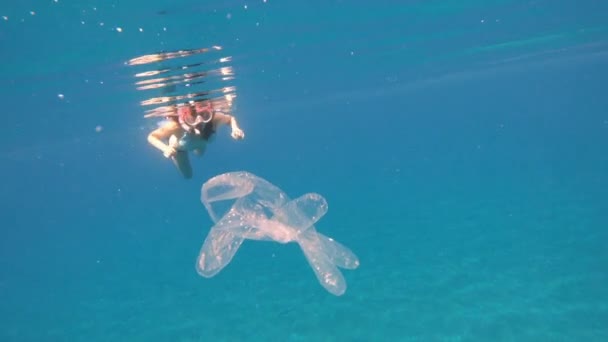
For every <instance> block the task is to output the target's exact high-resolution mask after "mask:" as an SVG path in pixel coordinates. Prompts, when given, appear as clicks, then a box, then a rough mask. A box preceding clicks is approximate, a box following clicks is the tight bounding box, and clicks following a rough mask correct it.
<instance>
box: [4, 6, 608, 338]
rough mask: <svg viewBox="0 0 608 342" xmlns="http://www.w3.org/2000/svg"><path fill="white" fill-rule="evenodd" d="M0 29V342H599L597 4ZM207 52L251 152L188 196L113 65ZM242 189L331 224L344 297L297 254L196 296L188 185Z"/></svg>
mask: <svg viewBox="0 0 608 342" xmlns="http://www.w3.org/2000/svg"><path fill="white" fill-rule="evenodd" d="M0 17H1V18H0V58H1V61H2V63H0V87H1V88H0V90H1V92H0V99H1V101H2V111H3V115H4V119H3V124H4V125H3V127H4V132H3V134H2V135H0V163H1V168H0V176H1V179H2V185H1V186H2V190H1V193H0V219H1V221H0V222H2V223H1V224H0V341H607V340H608V287H606V284H607V283H608V271H607V270H608V248H606V241H607V239H608V232H607V230H606V227H608V198H607V190H608V154H607V153H606V150H607V147H608V97H606V90H605V89H606V87H607V80H608V58H607V57H608V23H607V22H606V18H607V17H608V2H605V1H593V0H584V1H546V0H538V1H517V0H492V1H474V0H464V1H451V0H437V1H409V0H408V1H401V2H395V1H378V2H374V3H373V4H372V3H371V2H367V1H335V0H334V1H320V0H314V1H306V2H305V1H301V2H295V1H290V2H287V1H276V0H267V1H263V0H256V1H232V0H229V1H221V2H219V1H205V2H202V1H197V2H195V1H192V0H183V1H168V0H162V1H161V0H155V1H146V2H143V1H94V0H88V1H77V2H74V1H67V0H58V1H54V0H48V1H47V0H45V1H33V0H24V1H19V2H17V1H10V2H9V1H5V2H3V3H2V4H0ZM118 27H120V28H121V30H120V31H121V32H119V31H118V30H117V28H118ZM140 29H141V30H140ZM212 45H221V46H222V47H223V50H222V53H225V54H227V55H230V56H232V58H233V61H232V63H231V65H232V67H233V68H234V70H235V76H236V79H235V80H234V84H235V86H236V87H237V94H238V97H237V99H236V101H235V104H236V108H235V111H234V115H235V116H236V117H237V118H238V120H239V123H240V125H241V126H242V128H243V129H244V131H245V134H246V137H245V139H244V140H243V141H234V140H232V139H230V137H229V130H228V129H226V130H223V131H220V132H218V136H217V139H216V141H214V142H213V145H211V146H209V148H208V150H207V152H206V154H205V156H204V157H202V158H196V159H193V168H194V177H193V179H190V180H185V179H182V178H181V177H180V176H179V174H178V173H177V171H176V170H175V168H174V166H173V165H172V164H171V163H170V162H169V161H168V160H167V159H165V158H164V157H163V156H162V154H161V153H159V152H158V151H157V150H155V149H154V148H152V147H151V146H149V145H148V143H147V141H146V137H147V134H148V133H149V132H150V130H152V129H154V128H155V127H156V124H157V123H156V121H155V120H152V119H144V118H143V113H144V108H142V107H141V106H140V104H139V102H140V101H141V100H142V94H141V92H140V91H138V90H136V89H135V85H134V82H135V79H134V77H133V71H134V70H133V68H130V67H129V66H127V65H125V64H124V62H125V61H127V60H129V59H130V58H134V57H137V56H141V55H144V54H150V53H155V52H158V51H172V50H178V49H192V48H201V47H208V46H212ZM60 95H61V96H60ZM238 170H245V171H249V172H252V173H254V174H256V175H258V176H260V177H263V178H265V179H267V180H268V181H270V182H271V183H273V184H275V185H277V186H279V187H280V188H281V189H283V190H284V191H285V192H287V193H288V194H289V195H290V196H292V197H297V196H299V195H301V194H304V193H307V192H317V193H320V194H322V195H323V196H324V197H325V198H326V199H327V201H328V203H329V211H328V213H327V214H326V215H325V216H324V217H323V218H322V219H321V221H319V223H318V224H317V225H316V228H317V229H318V230H319V231H320V232H322V233H323V234H326V235H328V236H331V237H333V238H335V239H336V240H337V241H339V242H341V243H343V244H344V245H346V246H348V247H349V248H351V249H352V250H353V252H355V253H356V254H357V256H358V257H359V259H360V262H361V265H360V267H359V268H358V269H356V270H345V271H344V272H343V274H344V276H345V278H346V281H347V283H348V289H347V291H346V293H345V294H344V295H343V296H333V295H331V294H329V293H328V292H326V291H325V290H324V289H323V288H322V287H321V286H320V285H319V283H318V282H317V280H316V278H315V277H314V273H313V272H312V270H311V269H310V267H309V265H308V264H307V262H306V259H305V258H304V257H303V254H302V252H301V251H300V250H299V249H298V247H297V245H295V244H287V245H282V244H277V243H271V242H256V241H246V242H245V244H244V245H243V247H242V248H241V249H240V250H239V252H238V253H237V254H236V256H235V258H234V260H233V261H232V262H231V263H230V264H229V265H228V266H227V267H226V268H225V269H224V270H223V271H222V272H221V273H220V274H218V275H217V276H215V277H213V278H209V279H206V278H203V277H201V276H199V275H198V274H197V272H196V271H195V268H194V264H195V260H196V258H197V255H198V253H199V250H200V248H201V245H202V243H203V241H204V239H205V237H206V235H207V233H208V231H209V229H210V228H211V226H212V224H213V223H212V221H211V220H210V218H209V216H208V215H207V212H206V211H205V208H204V207H203V205H202V204H201V202H200V188H201V185H202V184H203V182H205V181H206V180H208V179H210V178H211V177H213V176H215V175H218V174H222V173H225V172H230V171H238Z"/></svg>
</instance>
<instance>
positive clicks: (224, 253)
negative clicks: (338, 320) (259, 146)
mask: <svg viewBox="0 0 608 342" xmlns="http://www.w3.org/2000/svg"><path fill="white" fill-rule="evenodd" d="M221 50H222V48H221V47H219V46H213V47H211V48H202V49H193V50H180V51H173V52H162V53H157V54H151V55H145V56H141V57H137V58H133V59H131V60H130V61H128V62H127V64H128V65H130V66H139V65H146V64H150V63H154V64H155V65H156V68H155V69H154V70H147V71H141V72H138V73H137V74H135V77H136V78H138V79H142V80H138V81H137V82H136V83H135V85H136V89H137V90H142V91H158V92H159V94H157V96H155V97H152V98H149V99H146V100H143V101H141V102H140V104H141V105H142V106H154V107H153V108H151V109H148V110H147V111H146V113H145V115H144V117H145V118H160V119H163V120H164V122H163V124H162V125H161V126H160V127H159V128H157V129H155V130H154V131H152V132H151V133H150V134H149V135H148V142H149V143H150V144H151V145H152V146H154V147H155V148H157V149H158V150H160V151H161V152H162V153H163V155H164V156H165V157H166V158H169V159H171V160H172V161H173V163H174V164H175V166H176V167H177V169H178V170H179V172H180V173H181V175H182V176H183V178H185V179H190V178H192V174H193V172H192V167H191V165H190V161H189V157H188V153H189V152H193V153H195V154H197V155H202V154H203V153H204V152H205V148H206V147H207V144H208V143H209V142H210V141H212V138H213V136H214V133H215V132H216V130H217V128H218V127H219V126H220V125H228V126H230V128H231V136H232V138H234V139H236V140H240V139H243V138H244V137H245V133H244V132H243V131H242V130H241V129H240V127H239V126H238V123H237V120H236V118H235V117H234V116H233V115H232V114H231V109H232V106H233V100H234V98H235V97H236V89H235V87H234V86H232V85H230V84H224V83H225V82H229V81H231V80H233V79H234V71H233V69H232V67H230V66H226V63H228V62H230V61H231V57H222V58H217V59H214V60H211V61H201V60H200V59H199V57H201V56H204V55H205V54H207V53H210V52H217V51H221ZM193 58H194V59H193ZM184 59H185V60H184ZM176 61H177V62H176ZM171 62H174V63H171ZM214 64H219V65H220V66H219V67H216V68H215V69H210V70H207V69H204V70H200V68H201V67H206V66H207V65H210V66H213V65H214ZM184 70H186V71H187V73H184ZM214 82H215V83H214ZM214 84H215V85H216V86H215V87H213V85H214ZM203 85H204V89H201V88H202V87H203ZM214 88H215V89H214ZM201 201H202V203H203V205H204V206H205V208H206V209H207V212H208V213H209V216H210V217H211V219H212V221H213V222H214V226H213V227H212V228H211V229H210V231H209V233H208V235H207V237H206V239H205V241H204V243H203V245H202V247H201V250H200V253H199V256H198V259H197V262H196V270H197V272H198V273H199V274H200V275H201V276H203V277H206V278H211V277H213V276H215V275H216V274H217V273H219V272H220V271H221V270H222V269H223V268H224V267H226V266H227V265H228V264H229V263H230V261H231V260H232V258H233V257H234V255H235V254H236V252H237V250H238V249H239V247H240V246H241V244H242V243H243V241H244V240H264V241H275V242H279V243H282V244H286V243H289V242H295V243H297V244H298V245H299V246H300V248H301V250H302V252H303V253H304V255H305V257H306V259H307V261H308V263H309V264H310V266H311V268H312V269H313V271H314V273H315V275H316V277H317V280H318V281H319V283H320V284H321V286H323V287H324V288H325V289H326V290H327V291H328V292H329V293H331V294H333V295H336V296H341V295H343V294H344V293H345V292H346V281H345V279H344V277H343V275H342V273H341V272H340V270H339V269H338V268H344V269H356V268H357V267H359V259H358V258H357V256H356V255H355V254H354V253H353V252H352V251H351V250H349V249H348V248H347V247H345V246H343V245H341V244H339V243H338V242H336V241H335V240H333V239H332V238H329V237H327V236H325V235H323V234H320V233H318V232H317V231H316V229H315V227H314V224H315V223H316V222H317V221H319V219H321V217H323V215H325V214H326V213H327V209H328V208H327V202H326V201H325V198H323V197H322V196H321V195H319V194H315V193H308V194H305V195H302V196H301V197H299V198H296V199H293V200H291V199H289V197H288V196H287V195H286V194H285V193H284V192H283V191H282V190H281V189H279V188H278V187H276V186H275V185H273V184H271V183H269V182H268V181H266V180H264V179H262V178H260V177H258V176H256V175H254V174H251V173H249V172H246V171H241V172H228V173H224V174H220V175H217V176H215V177H212V178H211V179H209V180H208V181H206V182H205V183H204V184H203V186H202V189H201ZM226 201H231V203H232V205H231V206H230V209H229V210H227V211H226V212H222V213H219V212H218V208H219V207H218V206H217V203H218V202H223V203H226Z"/></svg>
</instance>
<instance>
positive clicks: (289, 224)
mask: <svg viewBox="0 0 608 342" xmlns="http://www.w3.org/2000/svg"><path fill="white" fill-rule="evenodd" d="M201 200H202V202H203V204H204V205H205V207H206V208H207V211H208V212H209V215H210V216H211V219H212V220H213V221H214V222H215V225H214V226H213V227H212V228H211V231H210V232H209V235H208V236H207V238H206V239H205V242H204V244H203V246H202V248H201V251H200V254H199V257H198V260H197V264H196V268H197V271H198V273H199V274H201V275H202V276H204V277H213V276H214V275H216V274H217V273H218V272H220V271H221V270H222V269H223V268H224V267H226V265H228V264H229V263H230V261H231V260H232V258H233V257H234V255H235V253H236V251H237V250H238V248H239V247H240V246H241V244H242V243H243V241H244V240H245V239H249V240H270V241H276V242H279V243H288V242H295V243H297V244H298V245H300V247H301V249H302V251H303V252H304V254H305V256H306V259H307V260H308V262H309V264H310V266H311V267H312V269H313V271H314V272H315V275H316V276H317V279H318V280H319V283H320V284H321V285H322V286H323V287H325V289H326V290H327V291H329V292H330V293H332V294H334V295H338V296H339V295H342V294H344V292H345V291H346V281H345V280H344V277H343V276H342V273H341V272H340V270H339V269H338V267H340V268H345V269H355V268H357V267H358V266H359V259H358V258H357V256H356V255H355V254H354V253H353V252H352V251H350V250H349V249H348V248H347V247H345V246H343V245H341V244H339V243H338V242H336V241H335V240H333V239H332V238H329V237H327V236H325V235H323V234H320V233H318V232H317V231H316V229H315V227H314V224H315V223H316V222H317V221H318V220H319V219H320V218H321V217H323V215H325V213H326V212H327V202H326V201H325V199H324V198H323V197H322V196H321V195H319V194H314V193H309V194H305V195H303V196H301V197H299V198H296V199H294V200H291V199H289V198H288V197H287V195H286V194H285V193H284V192H283V191H282V190H281V189H279V188H278V187H276V186H274V185H273V184H270V183H269V182H267V181H266V180H264V179H261V178H259V177H257V176H255V175H253V174H251V173H248V172H230V173H225V174H221V175H219V176H216V177H213V178H211V179H210V180H208V181H207V182H206V183H205V184H203V187H202V190H201ZM225 201H231V202H232V204H231V206H229V208H228V209H226V210H224V212H223V213H221V212H218V211H217V210H218V208H219V207H220V206H221V205H220V204H219V203H220V202H224V204H225Z"/></svg>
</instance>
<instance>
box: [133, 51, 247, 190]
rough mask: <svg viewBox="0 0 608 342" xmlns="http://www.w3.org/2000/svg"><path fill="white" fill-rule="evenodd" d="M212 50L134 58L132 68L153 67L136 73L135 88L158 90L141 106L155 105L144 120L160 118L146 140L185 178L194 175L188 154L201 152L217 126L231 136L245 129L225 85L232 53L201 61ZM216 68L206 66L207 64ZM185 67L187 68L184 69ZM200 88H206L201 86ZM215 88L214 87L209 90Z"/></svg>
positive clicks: (238, 137)
mask: <svg viewBox="0 0 608 342" xmlns="http://www.w3.org/2000/svg"><path fill="white" fill-rule="evenodd" d="M221 50H222V48H221V47H219V46H213V47H211V48H202V49H192V50H179V51H174V52H162V53H156V54H150V55H145V56H141V57H137V58H133V59H131V60H129V61H128V62H127V64H128V65H130V66H139V65H146V64H150V63H153V64H154V65H155V66H156V67H155V69H153V70H146V71H142V72H138V73H137V74H135V77H136V78H138V79H142V80H139V81H137V82H136V83H135V85H136V86H137V88H136V89H137V90H143V91H157V92H159V94H157V96H155V97H152V98H149V99H146V100H143V101H141V102H140V104H141V105H142V106H155V107H153V108H151V109H148V110H147V111H146V114H145V115H144V117H145V118H161V119H162V120H163V121H162V122H161V123H160V127H158V128H157V129H155V130H154V131H152V132H150V134H149V135H148V142H149V143H150V145H152V146H153V147H155V148H157V149H158V150H159V151H161V152H162V153H163V155H164V156H165V157H166V158H168V159H171V161H172V162H173V164H174V165H175V166H176V168H177V169H178V171H179V173H180V174H181V175H182V177H183V178H185V179H190V178H192V174H193V171H192V166H191V164H190V158H189V152H193V153H194V154H196V155H198V156H202V155H203V154H204V153H205V150H206V147H207V145H208V144H209V143H211V142H212V141H213V138H214V136H215V132H216V131H217V130H218V129H219V127H220V126H222V125H226V126H229V127H230V129H231V136H232V138H234V139H235V140H241V139H243V138H244V137H245V133H244V132H243V130H242V129H241V128H240V127H239V125H238V122H237V120H236V118H235V117H234V116H233V115H232V114H231V113H232V111H231V109H232V101H233V99H234V98H235V97H236V93H235V87H233V86H229V85H226V84H225V82H229V81H231V80H232V79H234V72H233V69H232V67H230V66H225V64H226V63H228V62H230V61H231V58H230V57H222V58H218V59H216V60H212V61H201V60H200V57H203V56H204V55H205V54H206V53H208V52H216V51H221ZM214 64H219V65H220V66H219V67H217V68H215V69H211V70H209V69H208V68H207V66H208V65H210V66H213V65H214ZM185 71H186V72H185ZM203 86H204V89H202V88H203ZM214 86H216V87H217V89H209V88H210V87H214Z"/></svg>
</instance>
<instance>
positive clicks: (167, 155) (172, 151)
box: [163, 146, 177, 158]
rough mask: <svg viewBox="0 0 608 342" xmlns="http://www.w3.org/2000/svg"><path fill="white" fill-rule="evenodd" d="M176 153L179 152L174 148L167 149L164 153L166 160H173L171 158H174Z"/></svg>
mask: <svg viewBox="0 0 608 342" xmlns="http://www.w3.org/2000/svg"><path fill="white" fill-rule="evenodd" d="M176 153H177V151H176V150H175V149H174V148H173V147H171V146H168V147H167V148H166V149H165V151H164V152H163V155H164V156H165V158H171V157H173V156H174V155H175V154H176Z"/></svg>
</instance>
